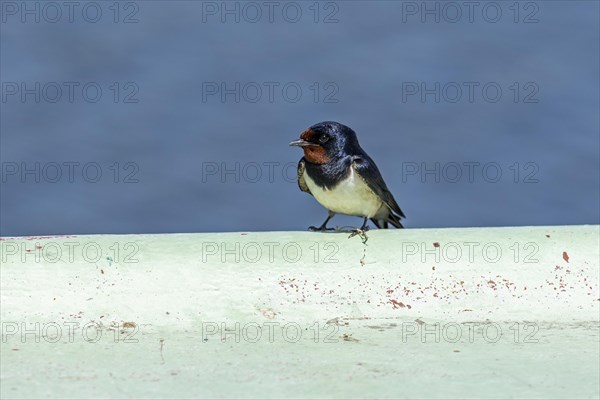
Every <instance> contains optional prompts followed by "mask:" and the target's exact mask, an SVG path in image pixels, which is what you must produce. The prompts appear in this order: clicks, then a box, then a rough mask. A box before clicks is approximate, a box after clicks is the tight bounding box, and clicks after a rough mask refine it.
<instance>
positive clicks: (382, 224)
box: [371, 212, 404, 229]
mask: <svg viewBox="0 0 600 400" xmlns="http://www.w3.org/2000/svg"><path fill="white" fill-rule="evenodd" d="M400 218H401V217H400V216H398V215H396V214H394V213H393V212H390V213H389V214H388V215H387V216H386V218H371V221H373V223H374V224H375V225H376V226H377V227H378V228H379V229H388V227H389V224H392V225H393V226H395V227H396V228H399V229H401V228H404V226H402V223H401V222H400Z"/></svg>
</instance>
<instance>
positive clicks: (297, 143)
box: [290, 139, 312, 147]
mask: <svg viewBox="0 0 600 400" xmlns="http://www.w3.org/2000/svg"><path fill="white" fill-rule="evenodd" d="M311 144H312V143H310V142H307V141H306V140H303V139H298V140H294V141H293V142H290V146H299V147H306V146H310V145H311Z"/></svg>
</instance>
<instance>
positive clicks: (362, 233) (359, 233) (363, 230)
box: [348, 225, 369, 244]
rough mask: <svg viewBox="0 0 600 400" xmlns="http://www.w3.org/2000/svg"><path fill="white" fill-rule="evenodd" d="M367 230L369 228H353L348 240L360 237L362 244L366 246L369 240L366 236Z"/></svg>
mask: <svg viewBox="0 0 600 400" xmlns="http://www.w3.org/2000/svg"><path fill="white" fill-rule="evenodd" d="M368 230H369V226H368V225H367V226H362V227H360V228H354V229H352V231H351V233H350V236H348V239H350V238H353V237H354V236H360V238H361V239H362V242H363V244H367V240H369V237H368V236H367V231H368Z"/></svg>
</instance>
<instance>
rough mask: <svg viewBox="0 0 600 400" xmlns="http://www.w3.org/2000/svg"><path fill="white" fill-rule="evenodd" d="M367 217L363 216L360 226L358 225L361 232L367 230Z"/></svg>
mask: <svg viewBox="0 0 600 400" xmlns="http://www.w3.org/2000/svg"><path fill="white" fill-rule="evenodd" d="M367 219H368V218H367V217H365V220H364V221H363V224H362V226H361V227H360V230H361V231H363V232H366V231H368V230H369V226H368V225H367Z"/></svg>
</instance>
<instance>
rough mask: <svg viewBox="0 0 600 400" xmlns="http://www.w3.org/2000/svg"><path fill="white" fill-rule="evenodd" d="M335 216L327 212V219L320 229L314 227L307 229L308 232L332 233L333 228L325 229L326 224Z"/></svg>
mask: <svg viewBox="0 0 600 400" xmlns="http://www.w3.org/2000/svg"><path fill="white" fill-rule="evenodd" d="M334 215H335V213H333V212H331V211H329V214H328V215H327V219H326V220H325V222H323V224H322V225H321V226H320V227H318V228H317V227H316V226H310V227H309V228H308V230H309V231H311V232H325V231H334V230H335V229H334V228H328V227H327V223H328V222H329V220H330V219H331V218H333V216H334Z"/></svg>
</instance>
